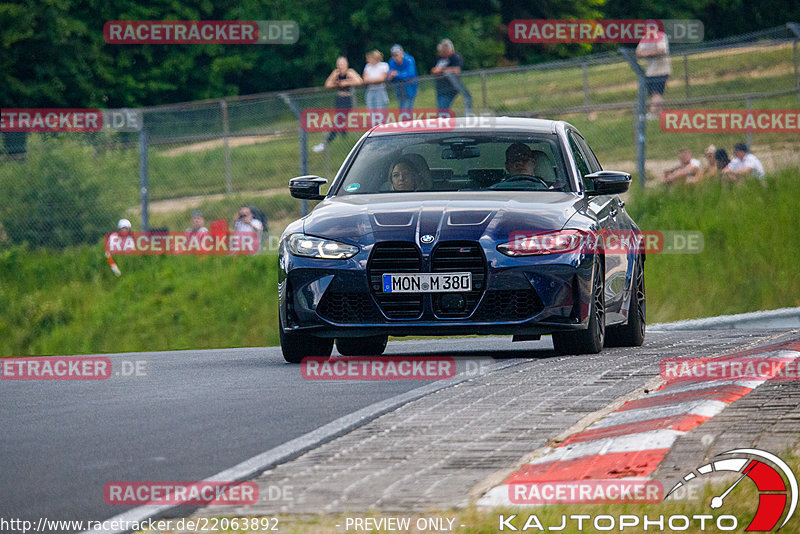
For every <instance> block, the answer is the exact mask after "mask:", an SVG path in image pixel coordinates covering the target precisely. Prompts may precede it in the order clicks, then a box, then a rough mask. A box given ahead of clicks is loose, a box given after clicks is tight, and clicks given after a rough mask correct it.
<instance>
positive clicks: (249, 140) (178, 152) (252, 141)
mask: <svg viewBox="0 0 800 534" xmlns="http://www.w3.org/2000/svg"><path fill="white" fill-rule="evenodd" d="M280 137H281V136H280V135H248V136H245V137H228V146H230V147H231V148H236V147H239V146H247V145H257V144H260V143H269V142H270V141H272V140H274V139H278V138H280ZM223 144H224V139H212V140H211V141H203V142H201V143H192V144H191V145H184V146H179V147H176V148H171V149H169V150H165V151H163V152H161V153H160V155H162V156H167V157H170V158H174V157H176V156H182V155H183V154H190V153H193V152H202V151H204V150H213V149H215V148H220V147H221V146H222V145H223Z"/></svg>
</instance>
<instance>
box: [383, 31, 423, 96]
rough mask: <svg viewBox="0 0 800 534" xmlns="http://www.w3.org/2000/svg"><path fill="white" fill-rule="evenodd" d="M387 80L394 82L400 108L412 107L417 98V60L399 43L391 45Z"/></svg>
mask: <svg viewBox="0 0 800 534" xmlns="http://www.w3.org/2000/svg"><path fill="white" fill-rule="evenodd" d="M391 53H392V57H391V58H390V59H389V76H388V78H387V79H388V80H389V81H390V82H394V91H395V94H396V95H397V101H398V103H399V105H398V107H399V108H400V109H413V107H414V100H415V99H416V98H417V87H418V84H417V81H416V80H417V62H416V61H415V60H414V58H413V57H412V56H411V55H410V54H407V53H406V52H405V51H404V50H403V47H402V46H400V45H399V44H396V45H394V46H392V49H391Z"/></svg>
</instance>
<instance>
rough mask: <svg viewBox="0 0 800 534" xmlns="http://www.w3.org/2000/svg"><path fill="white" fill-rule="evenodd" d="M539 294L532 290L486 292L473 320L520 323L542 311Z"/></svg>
mask: <svg viewBox="0 0 800 534" xmlns="http://www.w3.org/2000/svg"><path fill="white" fill-rule="evenodd" d="M542 308H543V305H542V301H541V299H540V298H539V294H538V293H536V291H534V290H533V289H499V290H492V291H487V292H486V295H484V297H483V301H482V302H481V305H480V307H479V308H478V311H477V312H476V313H475V319H476V320H480V321H522V320H525V319H528V318H530V317H533V316H534V315H536V314H537V313H539V312H540V311H542Z"/></svg>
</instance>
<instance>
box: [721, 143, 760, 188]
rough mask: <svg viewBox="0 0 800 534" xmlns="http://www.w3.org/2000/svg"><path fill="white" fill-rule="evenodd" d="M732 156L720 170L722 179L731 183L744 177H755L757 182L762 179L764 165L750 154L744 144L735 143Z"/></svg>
mask: <svg viewBox="0 0 800 534" xmlns="http://www.w3.org/2000/svg"><path fill="white" fill-rule="evenodd" d="M733 155H734V156H735V157H734V158H733V159H732V160H731V162H730V163H728V165H727V166H726V167H725V168H724V169H722V177H723V178H726V179H728V180H731V181H733V182H735V181H736V180H738V179H739V178H742V177H746V176H755V177H756V178H758V179H759V180H763V179H764V165H762V164H761V161H760V160H759V159H758V158H757V157H755V156H754V155H753V154H751V153H750V150H749V149H748V148H747V145H746V144H744V143H736V144H735V145H734V146H733Z"/></svg>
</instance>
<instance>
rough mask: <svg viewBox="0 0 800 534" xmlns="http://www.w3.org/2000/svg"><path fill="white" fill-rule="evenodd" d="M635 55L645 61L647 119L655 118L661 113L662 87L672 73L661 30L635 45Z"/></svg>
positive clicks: (667, 49)
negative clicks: (647, 102)
mask: <svg viewBox="0 0 800 534" xmlns="http://www.w3.org/2000/svg"><path fill="white" fill-rule="evenodd" d="M636 56H637V57H642V58H644V59H645V61H646V62H647V71H646V73H645V74H646V76H647V82H646V83H647V94H648V95H649V96H650V113H648V114H647V118H648V119H649V120H654V119H657V118H658V116H659V114H660V113H661V103H662V102H663V101H664V89H665V88H666V86H667V78H669V75H670V74H672V65H671V64H670V61H669V39H668V38H667V34H665V33H664V32H662V31H661V30H659V31H657V32H656V33H655V35H653V36H647V37H645V38H644V39H642V40H641V41H639V45H638V46H637V47H636Z"/></svg>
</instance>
